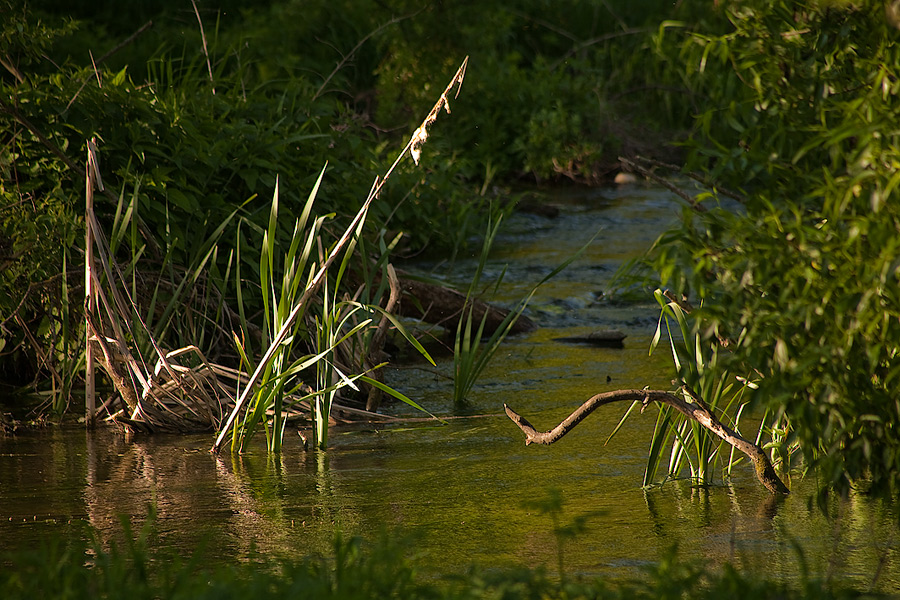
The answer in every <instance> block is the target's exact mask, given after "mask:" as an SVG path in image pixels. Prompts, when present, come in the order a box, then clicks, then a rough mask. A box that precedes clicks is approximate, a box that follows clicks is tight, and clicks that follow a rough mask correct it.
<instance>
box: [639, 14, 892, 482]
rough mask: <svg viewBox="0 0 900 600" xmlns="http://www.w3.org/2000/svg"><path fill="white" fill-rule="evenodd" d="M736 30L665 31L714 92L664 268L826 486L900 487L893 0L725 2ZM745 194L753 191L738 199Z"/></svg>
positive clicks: (690, 75) (690, 73)
mask: <svg viewBox="0 0 900 600" xmlns="http://www.w3.org/2000/svg"><path fill="white" fill-rule="evenodd" d="M721 14H722V16H724V17H726V18H727V19H728V26H727V28H726V29H725V31H724V32H721V33H717V32H710V31H708V30H705V29H697V30H696V31H693V32H689V33H687V32H686V34H682V33H681V32H679V34H678V35H670V34H669V33H666V34H664V35H663V36H661V37H660V48H662V49H664V50H663V51H664V53H665V54H666V55H668V56H677V57H678V58H677V61H678V63H679V64H680V65H681V67H680V71H681V75H682V77H683V79H684V81H685V82H686V84H687V85H689V86H690V87H691V89H692V90H693V93H694V94H695V95H696V96H698V97H700V96H702V97H704V98H705V100H704V109H703V110H702V111H701V112H700V113H699V114H698V116H697V118H696V121H695V130H694V133H693V135H692V136H691V140H690V143H689V149H690V152H689V161H688V168H689V169H693V170H696V171H699V172H702V173H704V174H705V175H706V176H707V177H709V178H710V179H712V180H713V181H715V182H716V185H718V186H721V188H722V189H729V188H730V189H731V190H736V191H737V192H739V194H732V197H731V198H727V197H725V195H723V194H720V193H716V191H715V190H714V191H713V193H711V194H709V193H704V194H701V195H700V196H699V198H701V199H702V200H703V207H705V208H706V209H707V210H706V211H705V212H700V211H696V210H691V209H685V210H684V212H683V214H682V221H681V225H680V227H679V228H677V229H675V230H673V231H670V232H668V233H666V234H665V235H664V236H663V237H662V238H661V239H660V240H659V243H658V246H657V248H656V250H655V255H654V258H653V261H652V262H653V266H654V267H655V268H656V270H657V271H658V272H659V273H660V274H661V276H662V278H663V279H664V280H667V281H668V283H669V284H670V285H672V286H674V287H675V288H676V289H677V290H678V291H680V292H684V293H686V294H688V295H689V296H691V297H693V298H700V299H702V300H703V308H702V311H700V312H699V313H698V320H697V329H698V331H701V332H702V333H704V334H705V335H706V336H707V337H712V336H713V335H714V334H718V335H721V336H724V337H726V338H728V339H730V340H731V342H732V343H731V344H730V345H729V350H730V352H729V353H728V354H727V355H726V358H727V360H728V362H729V363H730V364H731V365H732V368H735V369H738V370H739V369H742V368H743V369H747V368H748V366H749V367H751V368H753V369H756V372H757V375H758V378H757V380H756V384H758V386H759V387H758V389H757V390H756V391H755V392H754V393H753V397H754V398H755V399H756V401H757V402H758V403H761V404H763V405H765V406H766V407H768V408H769V409H770V411H771V412H772V414H776V415H784V416H786V417H787V419H788V422H789V423H790V425H791V427H792V433H791V434H790V439H792V440H797V441H799V442H800V443H801V448H802V449H803V451H804V455H805V457H806V459H807V464H809V465H816V466H817V467H818V471H817V472H818V473H819V475H820V477H822V479H823V483H824V484H826V485H834V486H836V488H837V489H846V487H847V486H849V485H861V486H864V487H871V488H872V489H873V490H874V491H877V492H879V493H884V494H887V495H890V496H892V497H896V495H897V493H898V491H900V486H898V484H900V438H898V431H897V424H898V423H900V402H898V399H897V394H896V389H897V382H898V376H900V356H898V351H900V344H898V340H900V252H898V250H900V246H898V245H900V235H898V234H900V204H898V203H897V202H896V200H895V199H894V198H893V196H895V195H896V191H897V190H896V188H897V185H898V183H900V172H898V166H900V154H898V141H900V138H898V134H900V130H898V126H897V124H898V122H900V120H898V118H900V112H898V111H900V104H898V92H900V72H898V69H900V56H898V52H900V50H898V45H897V43H896V41H897V39H898V36H900V31H898V29H897V22H896V20H894V19H893V18H892V16H891V13H890V11H888V12H887V13H886V12H885V8H884V5H883V4H882V3H880V2H864V3H852V4H851V3H824V2H823V3H817V2H785V1H782V2H757V1H754V0H748V1H741V2H728V3H725V5H724V7H723V9H722V13H721ZM735 198H736V199H737V200H735Z"/></svg>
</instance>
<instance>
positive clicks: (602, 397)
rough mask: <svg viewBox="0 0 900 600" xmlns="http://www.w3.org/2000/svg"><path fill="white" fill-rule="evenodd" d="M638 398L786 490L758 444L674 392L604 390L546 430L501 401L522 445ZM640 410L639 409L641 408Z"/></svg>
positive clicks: (775, 489) (774, 488)
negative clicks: (712, 438) (696, 427)
mask: <svg viewBox="0 0 900 600" xmlns="http://www.w3.org/2000/svg"><path fill="white" fill-rule="evenodd" d="M634 401H640V402H641V403H642V404H643V406H644V408H646V406H647V404H649V403H650V402H660V403H662V404H667V405H669V406H671V407H673V408H674V409H676V410H677V411H679V412H680V413H682V414H683V415H685V416H686V417H688V418H689V419H693V420H694V421H696V422H698V423H700V424H701V425H703V426H704V427H706V428H707V429H708V430H710V431H711V432H713V433H714V434H716V435H717V436H719V437H720V438H722V439H723V440H725V441H726V442H728V443H729V444H731V445H732V446H734V447H735V448H737V449H738V450H740V451H741V452H743V453H744V454H746V455H747V457H748V458H749V459H750V461H751V462H752V463H753V467H754V470H755V472H756V477H757V478H758V479H759V481H760V483H762V484H763V485H764V486H766V489H768V490H769V491H770V492H772V493H773V494H788V493H790V490H788V488H787V486H785V485H784V483H783V482H782V481H781V479H780V478H779V477H778V475H777V474H776V473H775V469H774V468H773V467H772V463H771V462H770V461H769V457H768V456H766V453H765V452H763V450H762V448H760V447H759V446H757V445H756V444H754V443H753V442H748V441H747V440H745V439H744V438H742V437H741V436H740V435H739V434H738V433H737V432H735V431H733V430H732V429H731V428H729V427H728V426H726V425H725V424H723V423H722V422H721V421H719V419H718V418H717V417H716V416H715V415H714V414H713V413H712V412H710V411H709V409H707V408H706V406H704V405H703V404H702V403H699V402H687V401H685V400H683V399H682V398H679V397H678V396H675V395H674V394H670V393H669V392H664V391H660V390H616V391H614V392H604V393H602V394H596V395H594V396H591V397H590V398H588V399H587V401H585V403H584V404H582V405H581V406H579V407H578V408H577V409H575V411H574V412H573V413H572V414H571V415H569V416H568V417H566V418H565V419H564V420H563V421H562V422H561V423H560V424H559V425H557V426H556V427H554V428H553V429H551V430H550V431H538V430H537V429H535V428H534V426H533V425H532V424H531V423H529V422H528V420H527V419H525V417H523V416H521V415H520V414H519V413H517V412H516V411H514V410H513V409H511V408H510V407H509V406H507V405H505V404H504V405H503V408H505V409H506V414H507V416H509V418H510V419H512V422H513V423H515V424H516V425H518V426H519V429H521V430H522V431H523V432H524V433H525V445H526V446H527V445H528V444H546V445H549V444H552V443H553V442H556V441H558V440H559V439H560V438H562V437H563V436H564V435H566V434H567V433H569V432H570V431H572V429H574V428H575V426H576V425H578V424H579V423H580V422H581V421H582V420H584V418H585V417H587V416H588V415H589V414H591V413H592V412H594V410H596V409H597V408H599V407H601V406H603V405H604V404H611V403H613V402H634ZM642 410H643V409H642Z"/></svg>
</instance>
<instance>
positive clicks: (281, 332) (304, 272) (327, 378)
mask: <svg viewBox="0 0 900 600" xmlns="http://www.w3.org/2000/svg"><path fill="white" fill-rule="evenodd" d="M467 64H468V57H466V58H465V59H464V60H463V62H462V64H461V65H460V67H459V68H458V69H457V71H456V74H455V75H454V76H453V78H452V79H451V80H450V83H449V84H448V85H447V87H446V88H445V89H444V91H443V93H442V94H441V95H440V98H438V101H437V102H436V103H435V104H434V106H433V107H432V109H431V111H430V112H429V113H428V115H427V116H426V117H425V119H424V120H423V121H422V124H421V125H420V126H419V127H418V128H417V129H416V130H415V132H414V133H413V134H412V136H411V137H410V139H409V141H408V142H407V144H406V146H405V147H404V148H403V150H401V152H400V153H399V154H398V155H397V158H396V159H395V160H394V163H393V165H391V167H390V168H389V169H388V171H387V172H386V173H385V175H384V177H376V178H375V181H374V182H373V184H372V188H371V190H370V191H369V195H368V197H367V198H366V200H365V202H363V204H362V206H361V207H360V209H359V211H358V212H357V213H356V215H355V216H354V218H353V219H352V221H351V222H350V224H349V225H348V226H347V228H346V229H345V230H344V232H343V234H342V235H341V236H340V238H339V239H338V240H337V241H336V242H334V243H333V244H332V245H330V246H329V247H328V248H327V249H325V248H324V241H323V239H322V237H321V236H320V235H319V229H320V227H321V223H322V220H321V219H322V218H321V217H320V218H319V219H316V220H315V221H314V222H313V228H312V231H310V232H308V233H307V232H305V231H304V227H305V224H306V221H307V220H308V217H309V212H310V210H311V208H312V202H313V200H314V199H315V196H316V192H317V190H318V183H317V185H316V186H315V187H314V188H313V191H312V192H311V193H310V195H309V198H308V200H307V205H306V208H305V209H304V213H303V215H304V216H303V217H302V224H303V226H301V220H298V221H297V223H296V224H295V227H294V234H293V237H292V241H291V245H290V248H289V250H288V253H287V255H286V258H285V263H286V264H285V269H284V273H285V275H284V279H283V281H282V286H281V293H280V295H279V297H278V299H277V300H274V301H273V304H272V306H271V307H269V306H268V300H266V303H267V312H271V314H272V316H271V322H270V323H268V324H267V326H269V325H270V326H271V330H270V332H269V336H270V337H269V339H268V347H267V348H266V350H265V352H264V354H263V356H262V358H261V359H260V360H259V362H257V363H256V365H255V368H254V369H253V374H252V375H251V376H250V378H249V380H248V381H247V383H246V385H245V387H244V390H243V392H242V393H241V394H240V397H239V398H238V399H237V401H236V402H235V405H234V408H232V410H231V412H230V413H229V415H228V417H227V419H225V422H224V424H223V425H222V427H221V429H220V431H219V434H218V436H217V437H216V441H215V443H214V444H213V448H212V449H213V451H214V452H218V451H219V450H220V449H221V447H222V444H223V442H224V440H225V437H226V435H227V434H228V432H229V431H231V432H232V446H231V447H232V450H239V449H240V448H241V447H243V441H244V440H245V439H246V436H247V435H248V434H249V435H252V434H253V432H254V431H255V428H256V425H257V424H258V423H259V422H260V420H261V419H262V418H263V415H264V414H265V412H266V411H267V410H268V409H269V408H270V407H271V408H272V410H274V411H275V415H274V419H275V430H274V431H273V432H272V436H271V437H270V438H269V439H270V444H269V449H270V451H273V452H277V451H278V450H279V449H280V447H281V441H280V440H281V439H282V438H283V434H284V428H283V421H282V420H281V419H282V416H281V410H282V408H283V400H284V389H285V386H286V385H288V381H286V380H285V377H286V376H288V377H292V376H294V375H297V374H299V373H300V372H302V371H304V370H306V369H308V368H310V367H312V366H315V371H316V375H315V382H316V384H317V387H318V389H314V390H311V392H310V394H309V398H310V399H311V400H312V405H313V418H314V421H315V424H316V433H317V439H316V444H317V445H318V446H319V448H321V449H324V448H325V447H326V445H327V433H328V419H329V418H330V416H331V406H332V403H333V401H334V397H335V393H336V391H337V390H338V389H340V388H341V387H344V386H347V385H353V379H355V378H358V377H360V376H362V375H363V374H362V373H360V374H356V375H354V376H349V375H348V374H346V373H344V372H343V371H342V370H341V369H339V368H338V364H337V361H336V360H335V358H334V351H335V349H336V348H337V346H338V345H339V344H340V343H342V342H343V341H345V340H347V339H348V338H350V337H352V335H353V334H355V333H356V332H358V331H360V330H362V329H363V328H364V327H365V326H367V325H369V323H371V320H364V321H362V322H361V323H357V324H354V325H352V326H351V327H350V329H349V331H345V330H344V326H345V325H346V324H348V323H349V317H350V316H351V315H353V314H354V313H356V312H357V311H360V310H362V311H365V310H368V309H367V308H366V307H364V306H363V305H361V304H358V303H356V302H352V301H338V300H337V296H335V295H334V294H338V293H339V287H340V286H339V284H340V281H341V280H342V278H343V276H344V274H345V273H346V270H347V266H348V264H349V261H350V258H351V257H352V256H353V248H354V247H355V244H356V240H357V239H358V238H359V236H360V234H361V232H362V228H363V226H364V225H365V222H366V216H367V214H368V210H369V207H370V206H371V204H372V202H373V201H374V200H375V199H376V198H377V197H378V195H379V193H380V192H381V190H382V188H383V187H384V185H385V184H386V183H387V181H388V180H389V179H390V176H391V174H392V173H393V172H394V169H395V168H396V167H397V165H398V164H399V163H400V161H401V159H402V158H403V157H404V156H405V155H406V153H407V152H408V153H409V154H410V156H411V157H412V159H413V160H414V162H415V163H416V164H418V162H419V158H420V156H421V148H422V145H423V144H424V143H425V142H426V141H427V139H428V128H429V127H430V126H431V125H432V124H433V123H434V122H435V120H436V119H437V117H438V115H439V114H440V112H441V110H446V111H447V112H448V113H449V112H450V101H449V99H448V96H449V94H450V92H451V91H452V90H453V88H454V87H455V86H457V94H458V93H459V87H458V86H461V85H462V81H463V78H464V77H465V72H466V65H467ZM322 174H324V169H323V171H322V173H320V175H319V181H321V177H322ZM276 224H277V195H276V197H275V200H274V201H273V207H272V212H270V219H269V232H267V235H266V237H265V238H264V244H263V247H264V248H263V252H262V255H261V261H260V262H261V268H260V271H261V277H262V279H261V283H262V289H263V293H264V294H265V295H268V294H269V293H272V294H273V299H274V292H275V290H274V287H273V286H274V279H272V270H271V268H272V261H273V257H274V246H273V244H274V233H275V227H276ZM317 224H318V225H317ZM301 236H306V243H305V245H304V247H303V251H302V252H301V254H300V255H299V256H298V255H297V251H298V249H299V248H300V242H301ZM314 244H315V245H316V246H318V254H319V256H318V259H319V261H318V262H309V258H310V256H311V252H312V250H313V246H314ZM341 256H342V257H343V258H342V260H341V261H340V262H339V263H338V264H339V266H338V267H337V273H336V274H334V273H333V272H332V270H331V265H332V264H334V263H335V262H336V261H337V259H338V257H341ZM363 260H368V257H363ZM308 262H309V264H308V266H307V263H308ZM329 276H331V277H332V278H333V279H332V280H331V281H329ZM320 288H324V290H325V291H324V292H322V293H320ZM329 289H331V290H332V291H331V292H330V293H329V292H328V290H329ZM314 300H318V301H319V302H321V305H322V312H321V313H320V314H319V315H317V317H318V318H316V319H314V320H313V322H312V323H311V330H312V331H314V332H315V333H310V334H308V335H309V337H310V339H311V340H314V341H315V344H316V348H315V350H316V352H315V353H314V354H313V355H310V356H307V357H304V358H302V359H299V360H298V361H295V362H294V363H292V364H291V365H290V366H285V361H286V360H288V359H289V357H290V348H291V346H292V345H293V344H294V343H295V336H296V334H297V333H299V332H300V331H301V328H300V324H301V322H302V319H301V316H302V315H304V314H308V312H309V305H310V304H311V303H312V302H313V301H314ZM345 309H346V312H345ZM272 311H274V312H272ZM383 314H384V316H386V317H388V318H392V317H391V316H390V314H389V313H387V312H384V313H383ZM394 324H395V326H396V327H397V328H398V330H399V331H401V332H402V331H403V328H402V327H401V326H400V324H399V322H397V321H394ZM407 339H408V340H409V341H410V343H412V344H413V346H415V347H416V349H417V350H419V351H420V352H421V353H422V354H423V355H424V356H425V357H426V358H427V359H428V360H429V361H431V358H430V357H429V356H428V353H427V352H426V351H425V349H424V348H423V347H422V346H421V345H420V344H419V343H418V342H417V341H416V340H415V339H414V338H412V337H411V336H407ZM242 360H244V361H245V362H246V363H247V364H250V360H249V357H248V356H247V355H246V353H244V354H242ZM432 363H433V361H432ZM368 381H369V383H370V384H371V385H375V386H377V387H379V389H382V390H383V391H388V393H392V394H393V395H394V396H396V397H398V398H400V399H401V400H403V401H405V402H408V403H410V404H412V405H413V406H415V407H417V408H419V406H418V405H417V404H416V403H415V402H412V401H411V400H410V399H409V398H406V396H404V395H403V394H400V393H398V392H394V391H393V390H391V389H390V388H389V387H387V386H385V385H384V384H380V383H379V382H377V381H376V380H374V379H369V380H368ZM302 387H303V384H302V383H298V384H297V385H296V386H295V388H294V389H302ZM242 414H243V415H247V414H249V415H250V420H249V421H248V422H247V424H248V425H250V427H243V426H241V425H240V424H239V423H238V417H239V416H241V415H242ZM238 440H241V443H240V444H238V443H236V442H237V441H238Z"/></svg>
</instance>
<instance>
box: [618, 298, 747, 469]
mask: <svg viewBox="0 0 900 600" xmlns="http://www.w3.org/2000/svg"><path fill="white" fill-rule="evenodd" d="M654 298H655V299H656V301H657V303H658V304H659V306H660V316H659V322H658V323H657V328H656V332H655V333H654V336H653V339H652V341H651V343H650V352H651V353H652V352H653V351H654V350H655V349H656V348H657V347H658V346H659V343H660V340H661V338H662V329H663V326H665V329H666V334H667V337H668V340H669V350H670V352H671V354H672V362H673V365H674V367H675V372H676V381H675V383H676V385H677V387H678V388H679V390H678V393H680V394H682V395H683V396H684V397H685V400H686V401H687V402H691V403H698V404H702V405H705V406H706V407H707V408H708V409H709V411H710V412H712V413H713V414H715V415H716V416H717V417H718V418H719V420H721V421H722V422H723V423H727V424H728V425H729V426H731V427H732V428H733V429H734V430H735V431H738V422H739V420H740V417H741V415H742V413H743V410H744V408H745V406H746V402H744V401H743V396H744V393H745V391H746V390H747V388H748V387H751V386H752V385H753V383H752V382H751V381H750V380H749V379H747V378H744V377H739V376H735V374H734V373H732V372H731V371H730V370H729V369H728V368H727V367H725V366H724V365H723V364H722V363H721V361H720V357H719V352H720V348H721V345H720V343H719V342H718V341H717V340H715V339H707V338H704V336H702V335H701V333H700V332H698V331H697V330H696V327H694V326H693V325H692V323H691V322H690V321H689V318H688V316H689V313H688V311H687V310H686V309H685V308H684V307H683V306H682V305H681V304H680V303H679V302H676V301H674V300H671V299H669V298H667V297H666V295H665V294H664V293H663V292H662V291H661V290H656V291H655V292H654ZM633 409H634V405H632V406H631V408H629V409H628V411H627V412H626V413H625V415H624V416H623V417H622V419H621V421H620V422H619V425H617V427H616V428H615V430H614V431H613V434H612V435H610V438H611V437H612V436H613V435H615V434H616V432H617V431H618V430H619V427H621V425H622V423H623V422H624V421H625V420H626V419H627V418H628V417H629V415H631V414H632V410H633ZM722 444H724V442H723V441H722V440H721V439H719V438H718V437H716V436H715V435H714V434H713V433H712V432H710V431H709V430H708V429H707V428H705V427H703V426H702V425H700V424H699V423H698V422H696V421H694V420H692V419H688V418H687V417H685V416H684V415H683V414H681V413H680V412H678V411H676V410H674V409H673V408H672V407H671V406H668V405H666V406H660V408H659V414H658V416H657V420H656V425H655V427H654V430H653V436H652V437H651V440H650V447H649V451H648V457H647V467H646V469H645V471H644V480H643V485H644V486H649V485H652V484H653V483H655V482H659V481H666V480H668V479H677V478H679V477H681V474H682V472H683V471H684V470H685V469H686V470H687V471H688V472H689V474H690V475H689V477H690V481H691V483H692V484H694V485H709V484H711V483H712V482H713V480H714V473H715V470H716V468H717V467H719V466H721V467H722V471H723V473H724V474H726V475H727V474H730V472H731V467H732V465H733V464H735V463H736V462H738V460H739V459H736V458H735V456H734V452H733V448H732V452H731V453H729V454H728V455H727V456H726V455H724V452H723V451H722ZM666 449H668V450H669V453H668V461H666V460H665V457H666Z"/></svg>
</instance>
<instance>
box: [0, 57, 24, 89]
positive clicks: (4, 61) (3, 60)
mask: <svg viewBox="0 0 900 600" xmlns="http://www.w3.org/2000/svg"><path fill="white" fill-rule="evenodd" d="M0 65H3V68H4V69H6V70H7V71H9V72H10V73H11V74H12V76H13V77H15V78H16V81H18V82H19V83H23V82H24V81H25V76H24V75H22V71H20V70H19V69H17V68H16V66H15V65H14V64H12V61H10V60H9V56H8V55H6V56H3V55H0Z"/></svg>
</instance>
